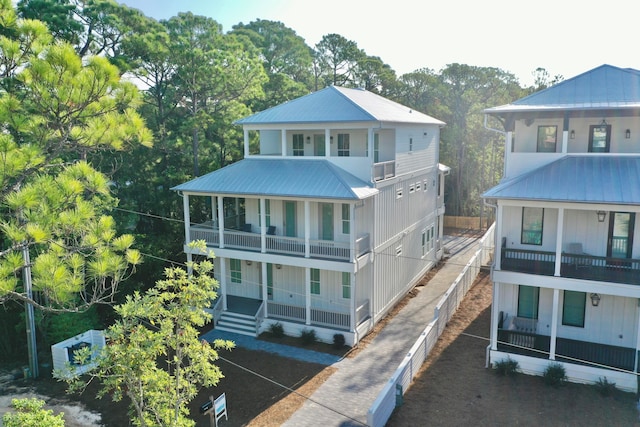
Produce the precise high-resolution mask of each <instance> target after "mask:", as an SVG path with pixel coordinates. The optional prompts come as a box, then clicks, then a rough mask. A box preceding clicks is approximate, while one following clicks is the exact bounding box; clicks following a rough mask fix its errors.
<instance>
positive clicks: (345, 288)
mask: <svg viewBox="0 0 640 427" xmlns="http://www.w3.org/2000/svg"><path fill="white" fill-rule="evenodd" d="M342 298H344V299H349V298H351V273H347V272H342Z"/></svg>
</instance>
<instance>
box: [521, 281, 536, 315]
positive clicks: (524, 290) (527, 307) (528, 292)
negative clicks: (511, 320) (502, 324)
mask: <svg viewBox="0 0 640 427" xmlns="http://www.w3.org/2000/svg"><path fill="white" fill-rule="evenodd" d="M539 298H540V288H536V287H534V286H525V285H520V286H518V317H524V318H526V319H537V318H538V300H539Z"/></svg>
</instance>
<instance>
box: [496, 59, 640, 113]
mask: <svg viewBox="0 0 640 427" xmlns="http://www.w3.org/2000/svg"><path fill="white" fill-rule="evenodd" d="M634 108H640V71H638V70H634V69H631V68H618V67H614V66H611V65H607V64H604V65H601V66H599V67H597V68H594V69H592V70H590V71H587V72H585V73H582V74H580V75H578V76H575V77H573V78H570V79H568V80H564V81H562V82H560V83H558V84H555V85H553V86H551V87H548V88H546V89H543V90H541V91H538V92H535V93H533V94H531V95H529V96H525V97H524V98H521V99H519V100H517V101H514V102H513V103H511V104H507V105H502V106H499V107H493V108H487V109H486V110H484V112H485V113H487V114H500V113H515V112H534V111H557V110H588V109H599V110H601V109H634Z"/></svg>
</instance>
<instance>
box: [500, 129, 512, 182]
mask: <svg viewBox="0 0 640 427" xmlns="http://www.w3.org/2000/svg"><path fill="white" fill-rule="evenodd" d="M504 139H505V145H504V164H503V165H502V174H503V175H506V174H507V165H508V164H509V163H508V162H509V160H508V158H509V157H511V148H512V146H513V145H512V141H513V130H508V131H507V133H506V135H505V137H504Z"/></svg>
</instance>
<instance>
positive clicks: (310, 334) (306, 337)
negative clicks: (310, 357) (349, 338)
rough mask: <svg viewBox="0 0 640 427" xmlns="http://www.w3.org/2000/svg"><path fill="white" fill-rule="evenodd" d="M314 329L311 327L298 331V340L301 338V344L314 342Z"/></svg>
mask: <svg viewBox="0 0 640 427" xmlns="http://www.w3.org/2000/svg"><path fill="white" fill-rule="evenodd" d="M316 339H317V338H316V331H315V330H313V329H303V330H302V332H300V340H302V345H311V344H313V343H314V342H316Z"/></svg>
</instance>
